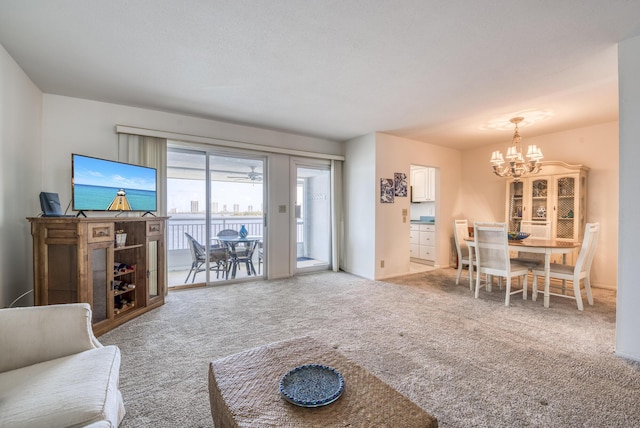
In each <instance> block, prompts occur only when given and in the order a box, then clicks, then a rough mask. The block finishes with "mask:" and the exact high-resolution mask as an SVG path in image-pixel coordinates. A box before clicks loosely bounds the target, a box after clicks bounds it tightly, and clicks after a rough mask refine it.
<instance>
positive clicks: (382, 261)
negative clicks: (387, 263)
mask: <svg viewBox="0 0 640 428" xmlns="http://www.w3.org/2000/svg"><path fill="white" fill-rule="evenodd" d="M380 267H381V268H383V267H384V260H380Z"/></svg>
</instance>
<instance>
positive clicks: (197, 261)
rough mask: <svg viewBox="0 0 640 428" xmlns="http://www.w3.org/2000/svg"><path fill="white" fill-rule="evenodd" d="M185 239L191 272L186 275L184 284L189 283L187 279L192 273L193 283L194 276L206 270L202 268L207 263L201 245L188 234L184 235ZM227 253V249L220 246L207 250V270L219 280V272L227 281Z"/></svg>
mask: <svg viewBox="0 0 640 428" xmlns="http://www.w3.org/2000/svg"><path fill="white" fill-rule="evenodd" d="M184 235H185V236H186V237H187V241H188V243H189V250H190V251H191V270H189V273H188V274H187V278H186V279H185V280H184V283H185V284H186V283H187V282H188V281H189V277H190V276H191V274H192V273H193V277H192V279H191V282H192V283H193V282H195V279H196V275H197V274H198V273H199V272H203V271H204V270H205V269H206V268H205V267H203V266H204V265H205V264H206V261H207V252H206V249H205V247H204V245H202V244H201V243H199V242H198V241H197V240H196V239H195V238H194V237H193V236H191V235H189V234H188V233H185V234H184ZM228 268H229V251H228V250H227V248H225V247H223V246H221V245H213V246H211V247H210V248H209V269H210V270H212V271H215V272H216V278H220V272H222V273H223V275H225V279H229V269H228Z"/></svg>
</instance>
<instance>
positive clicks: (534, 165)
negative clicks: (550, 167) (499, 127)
mask: <svg viewBox="0 0 640 428" xmlns="http://www.w3.org/2000/svg"><path fill="white" fill-rule="evenodd" d="M523 120H524V117H514V118H513V119H510V120H509V122H511V123H513V124H514V125H515V126H516V128H515V130H514V132H513V139H512V140H511V146H510V147H509V148H508V149H507V154H506V156H504V157H502V152H501V151H500V150H496V151H495V152H493V153H492V154H491V160H490V161H489V162H490V163H491V166H492V167H493V173H494V174H496V175H497V176H499V177H507V178H513V179H514V180H515V181H518V180H519V179H520V177H522V176H524V175H527V174H537V173H538V172H539V171H540V168H541V166H542V165H541V163H540V161H541V160H542V159H543V156H542V150H540V149H539V148H538V146H536V145H535V144H532V145H529V147H528V148H527V155H526V156H523V155H522V146H521V144H520V140H522V138H521V137H520V133H519V132H518V123H520V122H522V121H523ZM525 157H526V160H525ZM505 159H506V161H505Z"/></svg>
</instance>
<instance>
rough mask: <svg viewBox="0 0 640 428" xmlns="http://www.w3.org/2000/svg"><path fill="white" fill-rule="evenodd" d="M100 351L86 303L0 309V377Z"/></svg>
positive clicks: (89, 310)
mask: <svg viewBox="0 0 640 428" xmlns="http://www.w3.org/2000/svg"><path fill="white" fill-rule="evenodd" d="M100 347H102V345H101V344H100V342H99V341H98V340H97V339H96V338H95V336H94V335H93V330H92V328H91V307H90V306H89V304H87V303H70V304H64V305H50V306H31V307H25V308H11V309H0V349H2V352H0V373H2V372H5V371H8V370H13V369H17V368H20V367H26V366H29V365H32V364H36V363H40V362H43V361H48V360H52V359H55V358H60V357H65V356H67V355H71V354H76V353H78V352H82V351H87V350H89V349H94V348H100Z"/></svg>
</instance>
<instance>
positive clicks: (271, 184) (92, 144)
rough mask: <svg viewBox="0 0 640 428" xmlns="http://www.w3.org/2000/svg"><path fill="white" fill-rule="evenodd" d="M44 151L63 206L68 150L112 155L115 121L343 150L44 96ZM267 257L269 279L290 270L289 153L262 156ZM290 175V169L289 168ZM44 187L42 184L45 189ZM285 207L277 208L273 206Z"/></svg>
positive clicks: (47, 173)
mask: <svg viewBox="0 0 640 428" xmlns="http://www.w3.org/2000/svg"><path fill="white" fill-rule="evenodd" d="M43 108H44V125H43V155H44V158H45V159H46V160H47V162H46V168H45V169H44V174H43V181H42V183H43V189H42V190H47V191H51V192H57V193H59V194H60V201H61V203H62V205H63V207H66V204H68V203H69V201H70V200H71V153H80V154H84V155H89V156H95V157H100V158H106V159H112V160H116V159H117V136H116V134H115V128H114V127H115V125H128V126H133V127H139V128H148V129H156V130H162V131H168V132H176V133H182V134H188V135H197V136H203V137H210V138H217V139H225V140H232V141H240V142H246V143H253V144H259V145H269V146H273V147H281V148H288V149H297V150H304V151H310V152H316V153H326V154H336V155H341V154H342V145H341V143H338V142H335V141H328V140H322V139H318V138H310V137H304V136H298V135H292V134H285V133H282V132H276V131H270V130H263V129H258V128H252V127H247V126H240V125H234V124H227V123H221V122H216V121H212V120H207V119H201V118H195V117H190V116H183V115H178V114H171V113H164V112H159V111H154V110H147V109H141V108H136V107H128V106H122V105H116V104H108V103H102V102H97V101H90V100H83V99H77V98H70V97H63V96H58V95H49V94H46V95H45V96H44V107H43ZM267 168H268V172H269V177H268V181H267V195H268V196H267V199H268V200H267V207H266V208H267V210H268V215H267V218H268V221H269V227H268V230H267V245H268V246H269V252H270V257H268V258H267V263H268V270H267V271H268V275H269V278H281V277H287V276H289V275H290V273H291V271H292V270H291V269H292V268H291V263H290V259H291V257H290V252H289V242H290V241H289V238H290V236H291V228H290V223H289V212H290V209H291V206H290V205H289V204H290V195H289V190H290V188H291V187H290V183H291V176H290V174H291V172H290V168H289V156H286V155H279V154H269V155H268V156H267ZM293 173H294V174H295V171H294V172H293ZM44 187H46V189H45V188H44ZM280 205H284V206H286V208H287V209H286V212H285V213H280V212H279V209H278V207H279V206H280Z"/></svg>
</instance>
